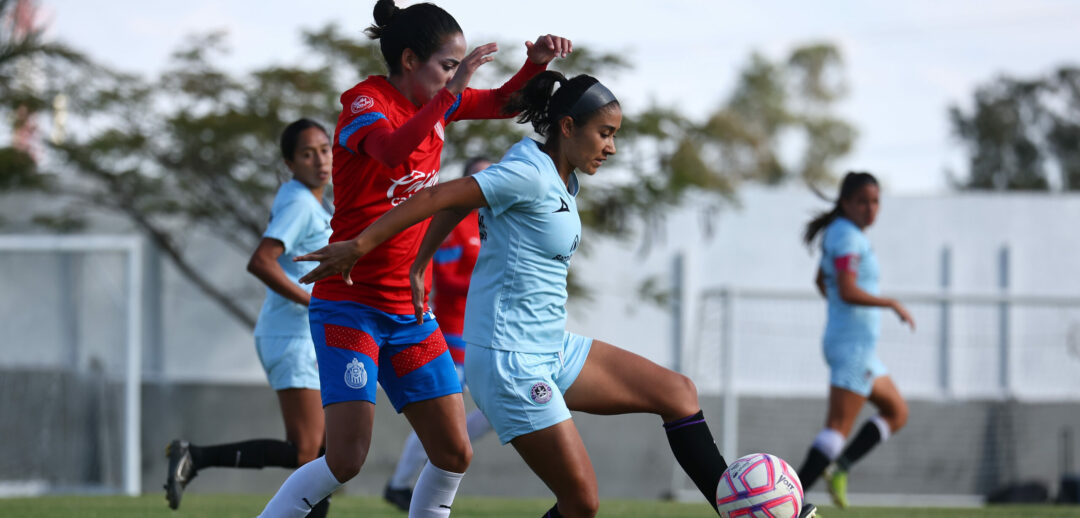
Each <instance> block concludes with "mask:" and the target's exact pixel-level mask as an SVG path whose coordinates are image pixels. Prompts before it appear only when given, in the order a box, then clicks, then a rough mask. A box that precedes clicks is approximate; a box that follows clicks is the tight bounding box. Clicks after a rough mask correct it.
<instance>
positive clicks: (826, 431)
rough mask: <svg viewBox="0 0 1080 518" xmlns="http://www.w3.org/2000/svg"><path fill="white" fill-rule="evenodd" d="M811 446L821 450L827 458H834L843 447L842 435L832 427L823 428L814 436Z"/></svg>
mask: <svg viewBox="0 0 1080 518" xmlns="http://www.w3.org/2000/svg"><path fill="white" fill-rule="evenodd" d="M813 447H815V448H817V449H819V450H821V453H824V454H825V456H826V457H828V458H829V460H836V458H837V457H839V456H840V450H842V449H843V448H844V436H843V435H840V432H838V431H836V430H833V429H832V428H823V429H822V430H821V431H820V432H818V434H817V437H814V443H813Z"/></svg>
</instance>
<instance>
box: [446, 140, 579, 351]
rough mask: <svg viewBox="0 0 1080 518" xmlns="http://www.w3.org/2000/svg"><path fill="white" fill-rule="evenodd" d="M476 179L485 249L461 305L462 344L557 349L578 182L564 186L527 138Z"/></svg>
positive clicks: (575, 232)
mask: <svg viewBox="0 0 1080 518" xmlns="http://www.w3.org/2000/svg"><path fill="white" fill-rule="evenodd" d="M473 178H475V179H476V182H477V183H478V184H479V185H480V190H481V191H483V193H484V198H485V199H486V200H487V204H488V206H487V207H485V208H482V209H480V217H479V220H480V240H481V243H482V245H481V248H480V256H479V257H478V258H477V261H476V267H475V269H474V270H473V275H472V281H471V282H470V284H469V295H468V299H467V302H466V306H465V332H464V338H465V341H466V342H467V343H469V344H471V345H476V346H480V347H488V348H491V349H499V350H504V351H517V352H528V353H551V352H559V351H562V349H563V341H564V331H565V326H566V272H567V268H568V267H569V265H570V258H571V256H573V255H574V251H575V250H577V247H578V242H579V241H580V239H581V220H580V219H579V218H578V211H577V203H576V201H575V199H574V197H575V196H576V195H577V192H578V181H577V176H575V175H574V173H571V174H570V179H569V188H568V187H567V184H565V183H563V180H562V178H561V177H560V176H559V172H558V171H557V170H556V169H555V164H554V162H552V161H551V157H549V156H548V155H547V154H546V153H544V152H543V151H542V150H541V149H540V145H539V144H538V143H537V142H536V141H534V140H532V139H530V138H524V139H522V140H521V141H520V142H518V143H517V144H515V145H514V146H513V147H511V148H510V151H508V152H507V153H506V156H504V157H503V159H502V161H500V162H499V163H497V164H495V165H492V166H491V167H489V168H487V169H485V170H483V171H481V172H479V173H477V174H475V175H473ZM467 360H468V357H467V356H466V361H467Z"/></svg>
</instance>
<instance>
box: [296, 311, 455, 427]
mask: <svg viewBox="0 0 1080 518" xmlns="http://www.w3.org/2000/svg"><path fill="white" fill-rule="evenodd" d="M308 315H309V316H308V320H309V322H310V323H311V337H312V339H313V340H314V342H315V355H316V356H317V357H318V360H319V381H320V383H321V384H322V403H323V406H326V405H329V404H332V403H340V402H343V401H368V402H371V403H375V380H378V381H379V384H380V385H382V388H383V390H384V391H385V392H386V397H388V398H389V399H390V404H391V405H393V406H394V410H396V411H398V412H401V409H403V408H405V406H406V405H408V404H409V403H415V402H417V401H426V400H428V399H434V398H437V397H442V396H448V395H450V394H460V393H461V383H460V382H459V381H458V376H457V372H456V371H455V369H454V362H453V360H451V359H450V351H449V350H447V348H446V341H445V340H444V339H443V334H442V331H440V330H439V324H438V323H437V322H435V317H434V316H433V315H432V314H431V313H430V312H429V313H427V314H425V315H424V323H423V324H420V325H417V324H416V316H415V315H394V314H390V313H385V312H383V311H379V310H377V309H375V308H373V307H370V306H366V305H364V304H360V303H357V302H349V301H328V300H321V299H317V298H312V299H311V305H310V306H309V308H308ZM379 366H382V369H380V368H379Z"/></svg>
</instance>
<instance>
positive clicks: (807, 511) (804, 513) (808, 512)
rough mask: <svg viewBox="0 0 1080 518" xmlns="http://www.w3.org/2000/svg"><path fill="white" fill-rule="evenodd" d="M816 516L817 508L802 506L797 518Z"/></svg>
mask: <svg viewBox="0 0 1080 518" xmlns="http://www.w3.org/2000/svg"><path fill="white" fill-rule="evenodd" d="M814 516H817V506H816V505H814V504H803V506H802V510H800V511H799V518H814Z"/></svg>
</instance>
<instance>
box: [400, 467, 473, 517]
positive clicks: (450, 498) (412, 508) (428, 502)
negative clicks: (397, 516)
mask: <svg viewBox="0 0 1080 518" xmlns="http://www.w3.org/2000/svg"><path fill="white" fill-rule="evenodd" d="M464 476H465V474H464V473H451V472H449V471H443V470H441V469H439V468H436V467H435V466H434V465H432V464H431V463H430V462H429V463H427V464H425V465H424V470H423V471H421V472H420V478H419V479H417V480H416V488H415V489H413V494H412V502H411V503H410V504H409V518H446V517H448V516H450V506H451V505H452V504H453V503H454V495H456V494H457V490H458V486H459V485H460V484H461V478H462V477H464Z"/></svg>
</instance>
